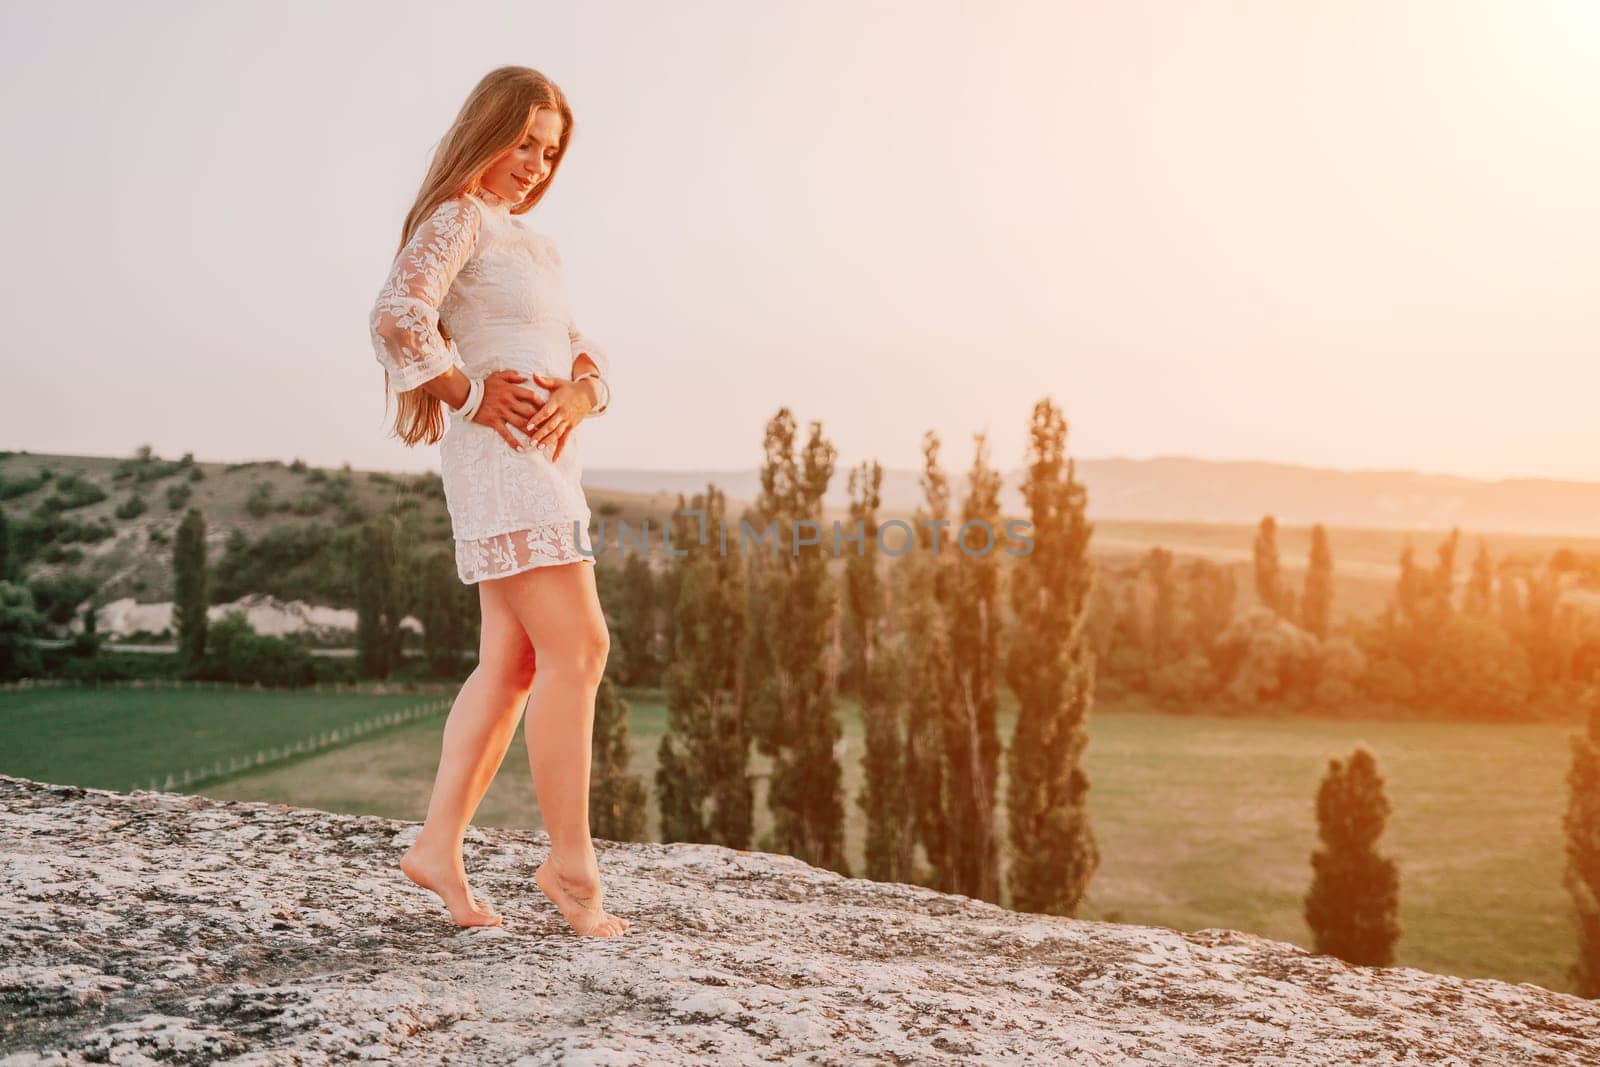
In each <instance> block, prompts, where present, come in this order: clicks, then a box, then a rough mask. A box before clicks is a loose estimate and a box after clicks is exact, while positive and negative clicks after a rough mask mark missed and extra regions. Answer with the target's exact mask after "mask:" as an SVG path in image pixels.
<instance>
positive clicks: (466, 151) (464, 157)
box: [383, 67, 572, 446]
mask: <svg viewBox="0 0 1600 1067" xmlns="http://www.w3.org/2000/svg"><path fill="white" fill-rule="evenodd" d="M542 107H549V108H554V109H556V110H557V111H558V112H560V114H561V143H560V144H558V145H557V146H556V156H555V161H554V162H553V163H552V164H551V166H550V176H549V177H548V178H546V179H545V180H544V181H542V182H540V183H539V184H538V185H536V186H534V187H533V188H532V189H530V190H529V191H528V195H527V196H525V197H523V198H522V200H521V201H520V202H519V203H517V204H514V205H513V206H512V207H511V213H512V214H513V215H521V214H523V213H525V212H527V211H529V210H531V209H532V207H533V205H535V204H537V203H538V202H539V201H540V200H541V199H543V197H544V194H545V191H546V190H547V189H549V188H550V183H551V182H553V181H555V177H556V173H557V172H558V171H559V170H560V169H561V160H562V159H563V158H565V157H566V154H567V145H568V144H570V143H571V141H572V108H571V106H570V105H569V104H568V103H567V96H566V94H565V93H563V92H562V91H561V89H560V87H559V86H557V85H556V84H555V83H554V82H552V81H551V80H550V79H549V78H546V77H545V76H544V75H543V74H540V73H539V72H538V71H536V70H533V69H532V68H530V67H497V68H495V69H494V70H491V71H490V72H489V73H488V74H485V75H484V76H483V78H482V80H480V81H479V82H478V84H477V85H475V86H474V87H473V89H472V92H471V93H469V94H468V95H467V100H466V103H464V104H462V105H461V111H460V112H459V113H458V114H457V115H456V118H455V121H454V122H452V123H451V124H450V128H449V129H448V130H446V131H445V134H444V136H443V137H442V138H440V139H439V144H438V147H437V148H435V149H434V153H433V162H432V163H431V164H429V166H428V173H427V175H426V176H425V177H424V178H423V179H422V188H421V189H419V190H418V191H417V198H416V200H415V201H414V202H413V203H412V205H411V210H410V212H408V213H407V215H406V221H405V225H404V226H402V227H401V229H400V245H399V247H398V248H397V249H396V250H395V256H396V258H398V257H399V255H400V252H401V251H402V250H403V249H404V248H405V246H406V242H408V241H410V240H411V237H412V235H413V234H415V233H416V231H417V227H419V226H421V225H422V223H423V222H424V221H425V220H426V219H427V218H428V216H429V215H431V214H433V211H434V209H435V208H437V207H438V206H439V205H440V204H442V203H444V202H445V201H446V200H449V199H452V198H454V197H459V196H464V195H465V194H467V193H469V192H476V191H478V183H479V181H480V180H481V179H482V178H483V172H484V171H486V170H487V169H488V168H489V164H490V163H492V162H494V160H495V158H496V157H498V156H499V155H500V154H501V153H502V152H506V151H509V150H510V149H511V148H513V147H515V146H516V145H517V144H518V142H520V141H521V140H522V138H523V137H524V136H525V135H526V134H527V132H528V129H529V127H530V126H531V125H532V123H533V114H534V111H535V109H537V108H542ZM439 332H440V333H441V334H442V335H443V336H444V338H445V340H447V341H448V340H449V339H450V331H449V328H448V327H447V326H446V324H445V322H444V320H443V319H441V320H440V321H439ZM383 387H384V394H385V396H387V395H388V392H389V372H388V371H387V370H385V371H384V372H383ZM399 405H400V406H399V411H398V412H397V413H396V415H395V424H394V431H395V432H394V436H396V437H398V438H399V439H400V440H401V441H402V442H404V443H405V444H406V445H408V446H409V445H415V444H418V443H423V444H430V445H431V444H433V443H434V442H435V441H438V440H439V438H440V437H442V436H444V405H442V404H441V403H440V402H439V399H438V397H435V396H433V395H431V394H430V393H429V392H428V391H427V390H426V389H412V390H409V391H407V392H404V393H400V394H399ZM386 406H387V405H386Z"/></svg>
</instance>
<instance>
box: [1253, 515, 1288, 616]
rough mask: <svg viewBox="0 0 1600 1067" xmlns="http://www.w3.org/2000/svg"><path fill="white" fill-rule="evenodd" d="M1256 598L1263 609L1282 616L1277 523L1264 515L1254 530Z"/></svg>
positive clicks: (1281, 581) (1281, 574)
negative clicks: (1265, 608)
mask: <svg viewBox="0 0 1600 1067" xmlns="http://www.w3.org/2000/svg"><path fill="white" fill-rule="evenodd" d="M1254 557H1255V566H1256V596H1257V597H1258V598H1259V599H1260V601H1261V603H1262V605H1263V606H1264V607H1267V608H1269V609H1270V610H1272V611H1274V612H1276V613H1278V614H1279V615H1282V614H1283V610H1284V604H1283V573H1282V570H1281V568H1280V566H1279V564H1278V521H1277V520H1276V519H1274V518H1273V517H1272V516H1271V515H1265V516H1263V517H1262V519H1261V524H1260V525H1259V526H1258V527H1257V528H1256V541H1255V551H1254Z"/></svg>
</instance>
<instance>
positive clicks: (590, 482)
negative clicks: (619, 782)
mask: <svg viewBox="0 0 1600 1067" xmlns="http://www.w3.org/2000/svg"><path fill="white" fill-rule="evenodd" d="M1076 462H1077V472H1078V478H1079V480H1080V481H1082V482H1083V483H1084V485H1085V486H1086V487H1087V488H1088V491H1089V514H1090V516H1091V517H1092V518H1115V519H1137V520H1144V521H1162V522H1204V523H1228V524H1231V523H1255V522H1259V521H1260V519H1261V517H1262V516H1263V515H1269V514H1270V515H1272V516H1274V517H1275V518H1276V519H1277V520H1278V522H1279V523H1280V524H1287V525H1301V524H1305V525H1309V524H1311V523H1317V522H1320V523H1324V524H1326V525H1328V526H1340V527H1362V528H1368V529H1395V530H1419V529H1439V530H1448V529H1449V528H1450V527H1451V526H1460V527H1462V528H1463V529H1471V530H1502V531H1507V532H1515V533H1529V534H1553V535H1558V536H1600V482H1576V481H1557V480H1554V479H1549V478H1502V479H1498V480H1492V481H1491V480H1483V479H1476V478H1463V477H1458V476H1455V475H1448V474H1419V473H1417V472H1416V471H1404V470H1336V469H1331V468H1321V467H1303V466H1297V465H1294V464H1288V463H1264V462H1256V461H1231V460H1230V461H1220V460H1206V459H1195V458H1192V457H1188V456H1158V457H1156V458H1154V459H1122V458H1110V459H1079V460H1077V461H1076ZM947 473H949V474H950V475H951V477H952V478H953V479H954V480H955V484H954V486H953V488H954V490H955V494H956V498H957V499H958V500H959V499H960V497H961V495H962V493H963V491H964V486H963V484H962V480H963V478H964V472H961V471H955V470H949V471H947ZM1021 476H1022V472H1021V470H1010V471H1007V472H1006V473H1005V475H1004V488H1003V491H1002V495H1001V506H1002V508H1004V509H1005V510H1006V511H1007V512H1009V513H1020V512H1021V511H1022V510H1023V503H1022V496H1021V494H1020V492H1019V491H1018V488H1017V486H1018V484H1019V482H1020V480H1021ZM919 477H920V472H919V471H915V470H907V469H885V470H884V472H883V506H884V508H885V509H886V510H889V511H907V512H908V511H910V510H912V509H914V508H915V507H916V505H917V503H918V502H919V501H920V500H921V498H922V490H921V488H920V486H919V485H918V479H919ZM583 481H584V485H585V486H586V487H592V488H596V489H615V490H623V491H627V492H632V493H645V494H649V493H657V492H666V493H669V494H676V493H679V492H682V493H683V494H684V495H685V496H687V495H689V494H691V493H693V492H695V491H697V490H699V489H702V488H704V487H705V484H706V483H707V482H715V483H716V484H717V485H718V486H720V487H721V488H722V490H723V492H725V493H727V495H728V496H729V497H730V498H732V499H734V500H753V499H754V498H755V497H756V495H757V494H758V493H759V491H760V479H759V476H758V474H757V471H756V470H755V469H754V468H741V469H730V470H707V471H661V470H639V469H603V470H597V469H591V470H588V471H585V472H584V479H583ZM848 501H849V494H848V491H847V483H846V481H845V478H844V477H842V476H836V477H835V479H834V485H833V486H832V488H831V489H830V490H829V493H828V496H827V498H826V503H827V505H828V506H829V507H835V508H840V509H843V508H845V507H846V506H847V505H848Z"/></svg>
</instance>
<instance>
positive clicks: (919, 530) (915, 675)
mask: <svg viewBox="0 0 1600 1067" xmlns="http://www.w3.org/2000/svg"><path fill="white" fill-rule="evenodd" d="M921 486H922V493H923V502H922V503H921V504H920V505H918V507H917V510H916V512H915V514H914V515H913V516H912V529H913V531H914V532H915V534H916V538H915V544H914V545H911V546H909V548H908V550H907V551H906V552H905V554H904V555H902V556H901V557H900V558H899V560H898V561H897V563H896V566H895V578H896V584H897V586H898V587H899V589H900V590H901V596H900V598H899V602H898V603H897V605H896V615H897V623H896V625H897V629H898V630H899V631H900V632H901V635H902V659H903V663H904V670H905V676H904V679H903V680H902V685H901V688H902V690H903V693H904V700H905V709H906V770H905V774H906V781H907V783H908V787H909V792H910V803H911V816H910V818H911V823H912V825H913V827H914V828H915V837H916V840H917V841H918V843H920V844H921V846H922V851H923V854H924V856H925V857H926V859H927V864H928V868H927V870H926V871H925V872H924V873H923V876H922V881H924V883H925V884H927V885H929V886H931V887H932V888H934V889H939V890H942V891H946V892H948V891H951V890H952V889H953V888H954V886H955V883H956V872H955V862H954V856H953V852H954V842H955V836H954V831H953V824H954V821H955V816H954V810H953V805H952V803H951V801H950V792H951V790H950V789H949V787H948V785H947V783H946V781H945V775H946V767H945V759H944V751H945V745H944V732H945V724H946V723H950V722H954V721H956V719H957V712H956V702H955V691H954V688H953V686H952V682H953V681H954V679H955V677H956V675H955V669H954V666H953V663H952V656H953V653H952V652H951V649H950V635H949V622H948V618H947V611H948V604H949V601H950V599H951V592H950V588H951V585H952V584H953V580H952V577H951V567H950V559H951V557H949V556H948V555H945V554H943V553H941V552H936V551H934V547H933V546H934V543H935V537H937V536H939V535H940V534H941V532H942V531H943V530H944V529H945V528H946V527H947V526H949V523H950V518H949V516H950V485H949V481H948V479H947V478H946V477H945V473H944V470H943V468H942V467H940V465H939V435H938V434H936V433H934V432H933V431H932V430H929V431H928V432H927V433H926V434H924V435H923V438H922V477H921ZM940 543H941V544H942V541H941V542H940Z"/></svg>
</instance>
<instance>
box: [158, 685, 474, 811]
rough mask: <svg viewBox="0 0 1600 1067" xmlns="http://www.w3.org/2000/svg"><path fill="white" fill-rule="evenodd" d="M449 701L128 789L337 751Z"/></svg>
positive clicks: (227, 774)
mask: <svg viewBox="0 0 1600 1067" xmlns="http://www.w3.org/2000/svg"><path fill="white" fill-rule="evenodd" d="M453 702H454V701H452V700H451V699H450V698H448V697H447V698H444V699H441V700H430V701H428V702H427V703H425V704H417V705H415V706H413V707H409V708H405V709H403V710H400V711H387V712H384V713H383V714H382V715H375V716H373V717H372V718H370V719H363V720H362V721H360V722H358V723H352V724H350V725H348V726H340V727H337V728H336V729H333V730H323V731H321V732H319V733H317V734H314V735H312V736H310V737H302V738H301V739H300V740H298V741H296V742H294V743H293V744H286V745H273V746H271V747H269V748H262V749H257V750H256V753H255V756H254V757H250V756H231V757H229V759H228V761H227V763H223V762H222V761H221V760H217V761H216V762H214V763H212V764H211V765H210V766H208V767H198V768H189V767H185V768H184V769H183V772H182V774H181V775H180V774H179V772H177V771H171V772H169V773H168V774H167V775H166V778H165V780H163V779H162V777H161V776H160V775H157V776H156V777H154V778H151V779H150V780H149V784H148V785H143V786H142V785H140V784H139V783H138V782H135V783H134V784H133V785H131V786H129V790H130V791H132V790H134V789H152V790H157V789H159V790H163V791H165V792H169V793H170V792H172V791H173V790H174V789H182V788H188V787H191V786H196V785H202V784H204V783H207V782H214V781H217V780H218V779H221V778H231V777H232V776H233V775H236V774H239V773H241V772H243V771H250V770H255V769H256V768H258V767H270V766H272V765H273V764H277V763H283V762H285V761H287V760H291V759H294V758H296V757H298V756H306V755H310V754H311V753H313V752H322V751H325V750H327V749H331V748H338V747H341V746H343V745H348V744H351V743H353V742H354V741H356V740H357V739H359V738H362V737H365V736H366V735H368V734H370V733H372V732H373V731H375V730H385V729H388V728H390V727H393V726H399V725H401V724H402V723H408V722H415V721H416V720H418V719H420V718H423V717H424V716H427V715H430V714H437V713H439V712H441V711H449V710H450V705H451V704H452V703H453Z"/></svg>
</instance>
